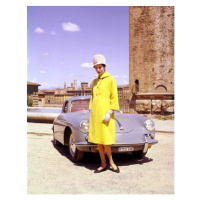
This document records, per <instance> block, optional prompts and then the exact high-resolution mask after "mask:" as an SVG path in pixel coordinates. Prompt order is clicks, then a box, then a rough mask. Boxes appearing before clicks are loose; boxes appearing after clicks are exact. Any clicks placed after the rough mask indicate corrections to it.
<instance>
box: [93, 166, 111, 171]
mask: <svg viewBox="0 0 200 200" xmlns="http://www.w3.org/2000/svg"><path fill="white" fill-rule="evenodd" d="M107 169H108V165H107V166H106V167H104V168H103V169H101V170H98V169H96V170H95V171H94V173H100V172H104V171H106V170H107Z"/></svg>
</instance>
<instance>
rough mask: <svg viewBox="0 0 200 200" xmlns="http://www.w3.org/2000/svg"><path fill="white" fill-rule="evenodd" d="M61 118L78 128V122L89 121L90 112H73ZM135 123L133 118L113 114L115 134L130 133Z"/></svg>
mask: <svg viewBox="0 0 200 200" xmlns="http://www.w3.org/2000/svg"><path fill="white" fill-rule="evenodd" d="M63 117H64V118H65V120H66V121H68V122H69V123H70V122H71V124H73V125H75V123H77V126H78V125H79V123H80V121H82V120H84V119H85V120H89V119H90V112H87V111H84V112H82V111H80V112H74V113H70V114H67V115H64V116H63ZM77 117H78V118H79V120H77ZM73 119H74V120H73ZM60 120H61V119H60ZM136 123H137V121H136V120H134V119H133V118H131V117H130V116H129V115H127V114H121V113H119V114H118V113H115V131H116V132H117V133H123V132H130V131H132V130H133V128H134V126H135V125H136ZM75 127H76V125H75Z"/></svg>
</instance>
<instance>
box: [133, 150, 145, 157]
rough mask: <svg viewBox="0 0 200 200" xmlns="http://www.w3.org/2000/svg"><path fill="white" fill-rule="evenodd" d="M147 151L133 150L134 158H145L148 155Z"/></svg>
mask: <svg viewBox="0 0 200 200" xmlns="http://www.w3.org/2000/svg"><path fill="white" fill-rule="evenodd" d="M146 154H147V152H146V153H143V151H142V150H141V151H132V155H133V157H134V158H144V157H145V156H146Z"/></svg>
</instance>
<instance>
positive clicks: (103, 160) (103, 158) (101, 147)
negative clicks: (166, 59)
mask: <svg viewBox="0 0 200 200" xmlns="http://www.w3.org/2000/svg"><path fill="white" fill-rule="evenodd" d="M97 145H98V148H99V154H100V158H101V167H99V168H98V169H97V170H102V169H103V168H105V167H106V166H107V162H106V156H105V150H104V145H102V144H97Z"/></svg>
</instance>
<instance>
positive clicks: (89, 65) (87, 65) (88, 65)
mask: <svg viewBox="0 0 200 200" xmlns="http://www.w3.org/2000/svg"><path fill="white" fill-rule="evenodd" d="M81 67H90V68H91V67H93V63H82V64H81Z"/></svg>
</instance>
